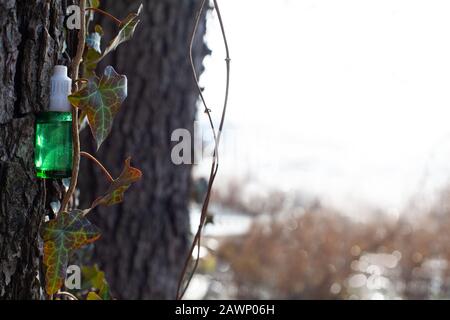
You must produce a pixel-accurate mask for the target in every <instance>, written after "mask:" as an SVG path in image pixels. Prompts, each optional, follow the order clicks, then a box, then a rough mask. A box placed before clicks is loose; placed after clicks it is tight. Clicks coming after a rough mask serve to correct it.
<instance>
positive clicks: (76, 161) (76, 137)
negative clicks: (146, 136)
mask: <svg viewBox="0 0 450 320" xmlns="http://www.w3.org/2000/svg"><path fill="white" fill-rule="evenodd" d="M85 9H86V0H80V19H81V24H80V30H79V31H78V46H77V52H76V55H75V57H74V59H73V61H72V74H71V76H72V80H73V81H74V89H75V91H76V90H78V85H79V81H78V74H79V70H80V64H81V61H82V60H83V53H84V48H85V43H86V15H85V11H86V10H85ZM72 138H73V158H72V177H71V179H70V185H69V188H68V190H67V192H66V193H65V194H64V198H63V200H62V203H61V209H60V213H61V212H64V211H66V210H67V206H68V204H69V201H70V199H71V198H72V195H73V194H74V192H75V189H76V187H77V182H78V173H79V170H80V127H79V123H78V109H76V108H72Z"/></svg>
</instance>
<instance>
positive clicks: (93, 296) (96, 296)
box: [86, 292, 103, 300]
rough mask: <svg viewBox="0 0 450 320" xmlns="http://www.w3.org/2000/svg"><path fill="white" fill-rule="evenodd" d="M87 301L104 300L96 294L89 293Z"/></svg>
mask: <svg viewBox="0 0 450 320" xmlns="http://www.w3.org/2000/svg"><path fill="white" fill-rule="evenodd" d="M86 300H103V299H102V298H101V297H100V296H99V295H98V294H96V293H95V292H89V293H88V295H87V297H86Z"/></svg>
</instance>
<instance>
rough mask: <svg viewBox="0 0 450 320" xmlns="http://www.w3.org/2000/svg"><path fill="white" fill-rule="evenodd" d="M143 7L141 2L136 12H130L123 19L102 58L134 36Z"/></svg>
mask: <svg viewBox="0 0 450 320" xmlns="http://www.w3.org/2000/svg"><path fill="white" fill-rule="evenodd" d="M142 8H143V6H142V4H141V5H140V6H139V9H138V11H137V12H136V13H130V14H129V15H128V16H127V17H126V18H125V19H124V20H122V21H121V23H120V25H119V28H120V30H119V32H118V33H117V35H116V36H115V37H114V39H112V40H111V42H110V43H109V44H108V46H107V47H106V49H105V52H103V55H102V57H101V58H100V60H101V59H103V58H104V57H105V56H106V55H107V54H108V53H110V52H111V51H114V50H116V48H117V47H118V46H119V45H120V44H121V43H124V42H125V41H128V40H130V39H131V38H132V37H133V35H134V31H135V30H136V27H137V25H138V24H139V22H140V20H139V19H138V18H139V15H140V14H141V12H142Z"/></svg>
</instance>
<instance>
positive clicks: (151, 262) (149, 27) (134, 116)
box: [80, 0, 208, 299]
mask: <svg viewBox="0 0 450 320" xmlns="http://www.w3.org/2000/svg"><path fill="white" fill-rule="evenodd" d="M138 4H139V2H136V1H131V0H124V1H117V0H115V1H114V0H108V1H102V6H103V7H104V8H105V9H106V10H107V11H108V12H110V13H112V14H114V15H116V16H118V17H121V18H123V17H125V15H126V14H127V13H128V12H132V11H136V9H137V7H138ZM143 4H144V10H143V12H142V17H141V24H140V25H139V26H138V27H137V30H136V32H135V35H134V38H133V39H132V40H131V41H130V42H128V43H126V44H124V45H122V46H121V47H119V48H118V49H117V51H115V52H114V53H113V54H112V57H111V58H110V59H109V61H108V63H110V64H112V65H113V66H114V67H115V68H116V69H117V71H118V72H119V73H122V74H126V75H127V76H128V98H127V100H126V101H125V104H124V106H123V108H122V110H121V111H120V113H119V115H118V117H117V118H116V120H115V123H114V126H113V130H112V134H111V136H110V137H109V138H108V140H107V141H106V142H105V143H104V144H103V146H102V147H101V148H100V150H99V152H98V153H97V156H98V157H99V159H100V160H101V161H102V162H103V163H104V164H105V166H106V167H107V168H110V169H111V170H112V171H113V175H115V176H118V175H119V173H120V170H121V168H122V167H123V164H124V160H125V158H126V157H128V156H132V165H134V166H136V167H138V168H140V169H141V170H142V171H143V179H142V180H141V181H140V182H139V183H137V184H135V185H133V186H132V187H131V188H130V190H129V191H127V193H126V196H125V201H124V203H122V204H120V205H118V206H115V207H108V208H100V209H96V212H95V213H93V214H92V216H90V218H91V219H92V220H93V222H94V223H95V224H96V225H98V226H99V227H100V229H101V230H102V234H103V235H102V238H101V239H100V240H99V241H98V242H97V243H96V245H95V257H94V258H93V262H99V264H100V267H101V268H102V269H103V270H104V271H105V273H106V277H107V279H108V281H109V282H110V284H111V286H112V289H113V294H115V297H118V298H128V299H139V298H141V299H174V298H175V297H176V288H177V281H178V278H179V276H180V273H181V270H182V266H183V263H184V260H185V258H186V255H187V249H188V246H189V243H190V241H191V238H190V228H189V212H188V204H189V198H190V185H191V166H188V165H182V166H175V165H173V164H172V161H171V157H170V155H171V147H172V146H173V143H171V141H170V140H171V134H172V132H173V130H175V129H177V128H186V129H188V130H190V131H191V132H193V122H194V119H195V114H196V101H197V98H198V93H197V91H196V88H195V83H194V81H193V77H192V72H191V69H190V64H189V40H190V35H191V31H192V28H193V24H194V18H195V14H196V11H197V9H198V5H199V1H195V0H184V1H180V0H151V1H150V0H149V1H143ZM102 25H103V26H107V25H108V26H109V27H105V28H104V29H105V34H106V35H110V36H111V35H112V34H114V30H116V27H115V26H114V25H113V24H112V23H111V22H110V20H107V19H104V20H102ZM204 32H205V21H204V19H203V21H202V23H201V26H200V29H199V34H200V36H199V37H198V38H197V40H196V42H195V57H196V63H197V67H198V69H199V71H201V70H202V60H203V58H204V56H205V55H206V54H207V52H208V50H207V48H206V46H205V44H204V42H203V35H204ZM103 67H104V66H103ZM101 71H102V69H101V70H100V72H101ZM87 131H88V130H85V132H84V133H83V140H82V148H83V149H88V150H90V151H92V150H93V144H92V137H91V136H90V132H87ZM80 179H81V181H80V189H81V199H82V202H83V203H84V205H86V204H89V203H90V201H92V200H93V199H94V196H95V195H98V194H101V193H102V192H104V191H105V188H106V181H105V178H104V176H103V175H102V174H101V172H99V170H98V168H96V167H95V166H93V165H92V164H91V163H89V162H88V161H86V160H83V161H82V167H81V177H80Z"/></svg>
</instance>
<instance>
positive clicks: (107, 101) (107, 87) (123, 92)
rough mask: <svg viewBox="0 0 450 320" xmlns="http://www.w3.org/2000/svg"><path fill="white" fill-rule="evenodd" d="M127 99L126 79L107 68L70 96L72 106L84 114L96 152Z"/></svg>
mask: <svg viewBox="0 0 450 320" xmlns="http://www.w3.org/2000/svg"><path fill="white" fill-rule="evenodd" d="M126 97H127V77H126V76H124V75H119V74H118V73H117V72H116V71H115V70H114V68H113V67H111V66H108V67H106V68H105V72H104V74H103V76H102V77H101V78H98V77H97V76H94V77H91V78H89V79H88V82H87V85H85V86H83V88H82V89H81V90H79V91H77V92H75V93H74V94H72V95H71V96H69V101H70V102H71V103H72V105H73V106H75V107H77V108H79V109H81V111H82V112H84V113H86V115H87V118H88V122H89V126H90V128H91V132H92V135H93V136H94V138H95V141H96V142H97V150H98V149H99V148H100V146H101V144H102V143H103V141H105V139H106V138H107V137H108V135H109V133H110V132H111V128H112V124H113V120H114V116H115V115H116V114H117V113H118V112H119V109H120V106H121V105H122V103H123V101H124V100H125V98H126Z"/></svg>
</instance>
